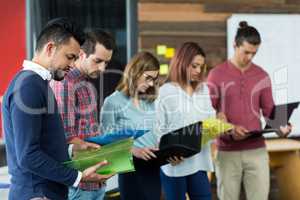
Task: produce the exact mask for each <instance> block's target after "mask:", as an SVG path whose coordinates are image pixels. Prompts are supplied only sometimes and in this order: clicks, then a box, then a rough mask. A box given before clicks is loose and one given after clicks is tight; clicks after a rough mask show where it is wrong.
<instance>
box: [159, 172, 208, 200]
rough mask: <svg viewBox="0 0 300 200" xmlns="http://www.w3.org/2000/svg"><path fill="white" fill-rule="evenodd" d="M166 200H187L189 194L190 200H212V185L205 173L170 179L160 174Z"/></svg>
mask: <svg viewBox="0 0 300 200" xmlns="http://www.w3.org/2000/svg"><path fill="white" fill-rule="evenodd" d="M160 176H161V183H162V187H163V191H164V195H165V199H166V200H185V199H186V197H185V194H186V193H188V195H189V198H190V200H211V191H210V183H209V181H208V177H207V173H206V172H205V171H198V172H197V173H195V174H191V175H188V176H182V177H169V176H167V175H165V174H164V173H163V172H161V173H160Z"/></svg>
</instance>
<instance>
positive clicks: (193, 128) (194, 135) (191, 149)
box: [153, 122, 202, 165]
mask: <svg viewBox="0 0 300 200" xmlns="http://www.w3.org/2000/svg"><path fill="white" fill-rule="evenodd" d="M201 134H202V122H197V123H194V124H190V125H188V126H185V127H183V128H180V129H177V130H174V131H171V132H169V133H167V134H165V135H163V136H162V137H161V140H160V143H159V150H158V151H157V152H155V155H156V156H157V158H156V159H153V162H156V164H158V165H164V164H167V163H168V161H167V159H168V158H170V157H173V156H177V157H184V158H187V157H190V156H193V155H195V154H197V153H199V152H200V151H201Z"/></svg>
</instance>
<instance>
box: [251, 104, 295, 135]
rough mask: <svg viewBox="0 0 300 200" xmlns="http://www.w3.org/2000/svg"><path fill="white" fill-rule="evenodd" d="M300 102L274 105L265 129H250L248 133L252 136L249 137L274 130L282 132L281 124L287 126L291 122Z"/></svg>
mask: <svg viewBox="0 0 300 200" xmlns="http://www.w3.org/2000/svg"><path fill="white" fill-rule="evenodd" d="M299 103H300V102H293V103H287V104H281V105H276V106H274V107H273V109H272V112H271V115H270V117H269V118H268V119H266V126H265V127H264V129H262V130H253V131H249V132H248V133H247V134H249V135H251V136H249V137H248V138H255V137H260V136H261V135H263V134H266V133H272V132H276V133H277V134H280V131H279V129H280V126H286V125H287V124H288V123H289V120H290V118H291V116H292V114H293V111H294V110H295V109H296V108H298V106H299Z"/></svg>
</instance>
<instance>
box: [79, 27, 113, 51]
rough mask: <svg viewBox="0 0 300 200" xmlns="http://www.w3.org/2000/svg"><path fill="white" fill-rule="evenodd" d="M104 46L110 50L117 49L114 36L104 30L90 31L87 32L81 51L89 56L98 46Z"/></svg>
mask: <svg viewBox="0 0 300 200" xmlns="http://www.w3.org/2000/svg"><path fill="white" fill-rule="evenodd" d="M97 43H99V44H102V45H103V46H104V47H105V48H106V49H108V50H114V49H115V48H116V44H115V39H114V38H113V36H112V35H111V34H110V33H108V32H106V31H104V30H102V29H89V30H87V31H86V32H85V41H84V43H83V45H81V49H82V50H83V51H84V53H85V54H86V55H87V56H89V55H90V54H93V53H94V52H95V46H96V44H97Z"/></svg>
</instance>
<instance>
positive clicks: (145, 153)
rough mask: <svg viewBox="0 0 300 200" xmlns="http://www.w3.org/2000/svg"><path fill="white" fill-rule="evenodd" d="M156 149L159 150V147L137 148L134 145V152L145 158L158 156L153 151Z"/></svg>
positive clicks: (149, 158)
mask: <svg viewBox="0 0 300 200" xmlns="http://www.w3.org/2000/svg"><path fill="white" fill-rule="evenodd" d="M154 151H158V149H157V148H137V147H132V149H131V152H132V154H133V155H134V156H135V157H137V158H140V159H143V160H151V159H152V158H156V155H155V154H154V153H153V152H154Z"/></svg>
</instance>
